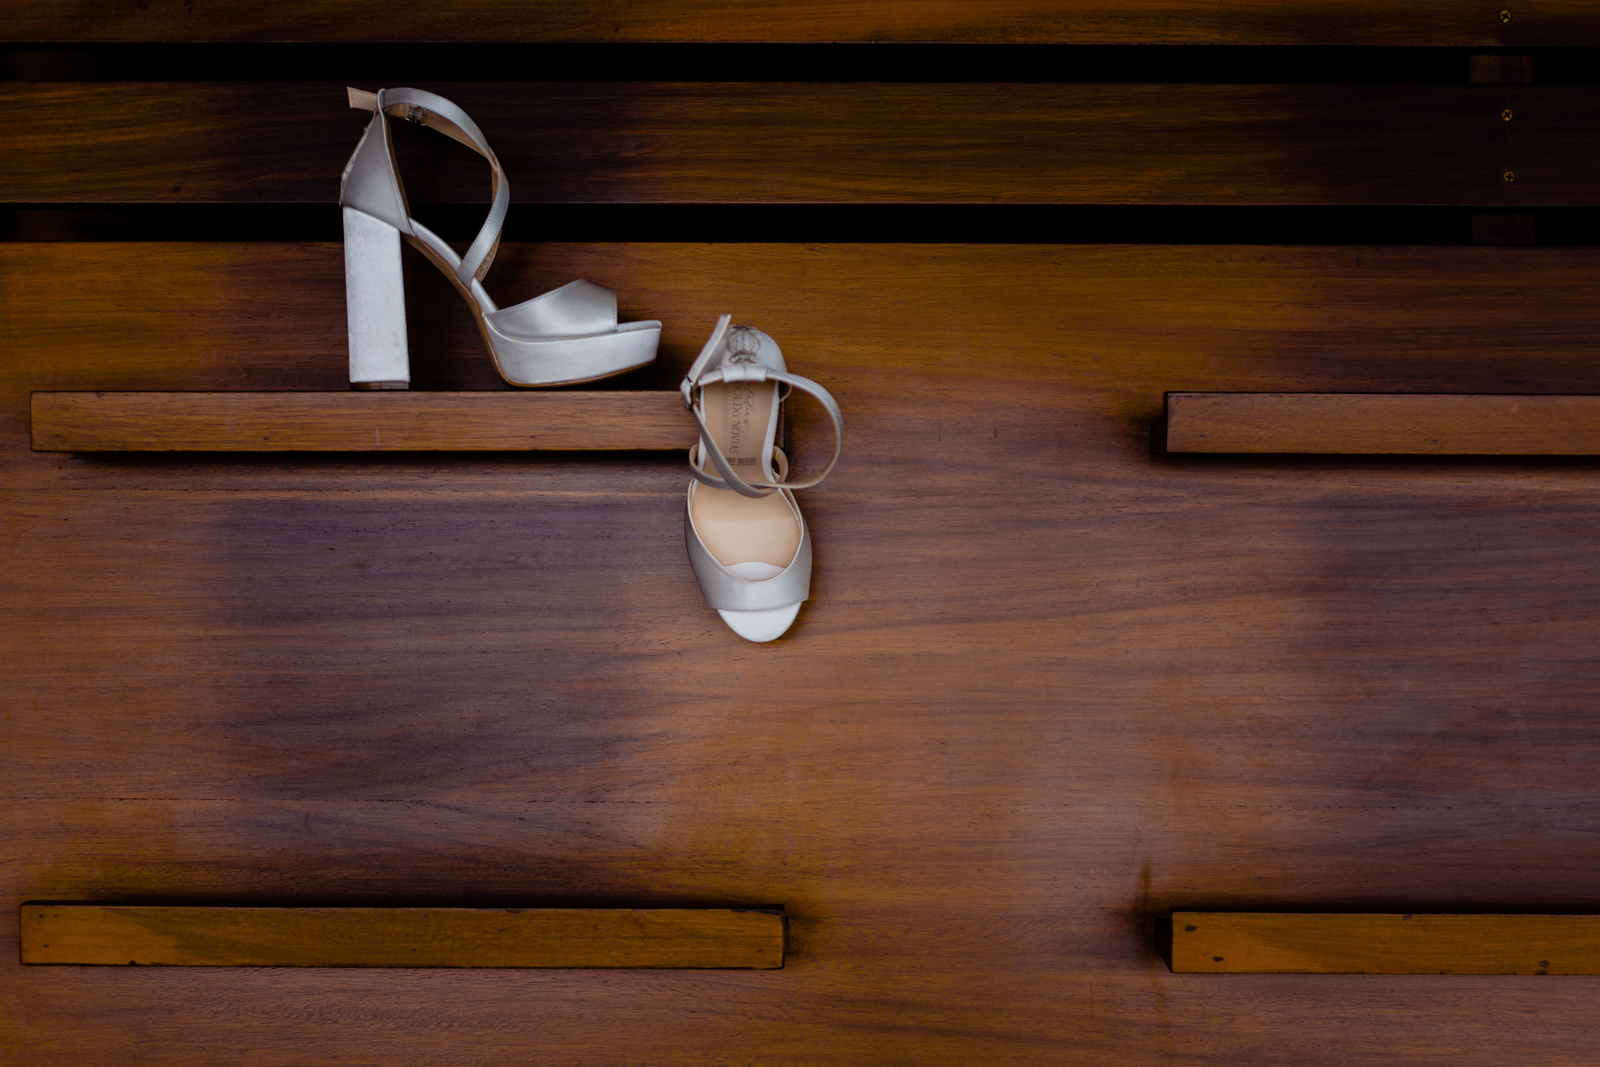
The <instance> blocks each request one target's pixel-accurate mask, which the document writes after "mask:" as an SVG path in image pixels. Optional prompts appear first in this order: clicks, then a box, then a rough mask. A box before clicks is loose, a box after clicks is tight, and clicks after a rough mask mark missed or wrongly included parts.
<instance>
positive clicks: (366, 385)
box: [350, 382, 411, 389]
mask: <svg viewBox="0 0 1600 1067" xmlns="http://www.w3.org/2000/svg"><path fill="white" fill-rule="evenodd" d="M350 388H352V389H410V388H411V383H410V382H351V383H350Z"/></svg>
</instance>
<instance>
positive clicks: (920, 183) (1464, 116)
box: [0, 82, 1600, 221]
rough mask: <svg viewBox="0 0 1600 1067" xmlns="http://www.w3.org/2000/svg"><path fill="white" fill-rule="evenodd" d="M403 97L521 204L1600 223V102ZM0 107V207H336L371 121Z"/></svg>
mask: <svg viewBox="0 0 1600 1067" xmlns="http://www.w3.org/2000/svg"><path fill="white" fill-rule="evenodd" d="M422 87H423V88H428V89H432V90H435V91H437V92H440V93H442V94H444V95H445V96H447V97H449V98H451V99H453V100H454V101H455V102H457V103H458V104H460V105H461V106H462V107H464V108H465V109H466V110H467V111H468V112H469V113H470V114H471V115H472V116H473V117H474V119H475V120H476V121H477V122H478V124H479V125H480V126H481V127H482V128H483V130H484V132H485V134H486V135H487V137H488V139H489V141H490V143H491V144H492V145H493V146H494V148H495V150H496V152H497V153H498V155H499V158H500V160H501V162H502V163H503V164H504V165H505V167H506V170H507V173H508V176H509V180H510V185H511V195H512V197H513V199H514V200H516V201H518V202H520V203H547V204H561V203H586V204H595V203H662V204H665V203H741V204H749V203H788V204H802V203H934V204H945V203H1004V204H1058V203H1059V204H1084V203H1093V204H1330V205H1339V204H1345V205H1350V204H1433V205H1475V206H1504V207H1527V206H1537V205H1587V204H1594V203H1597V202H1600V190H1597V188H1596V186H1595V184H1594V183H1593V182H1592V181H1590V180H1589V179H1588V177H1587V176H1588V175H1589V174H1591V173H1593V172H1594V171H1595V170H1596V169H1597V168H1600V145H1597V144H1596V142H1595V140H1594V138H1593V137H1592V136H1590V131H1591V130H1593V129H1594V128H1595V127H1596V125H1597V124H1600V87H1594V86H1537V85H1513V86H1502V85H1450V86H1439V85H1398V86H1396V85H1183V86H1167V85H1137V84H1009V85H1008V84H894V83H889V84H859V83H858V84H831V83H804V84H788V83H736V82H726V83H689V82H684V83H649V82H612V83H605V82H590V83H562V84H540V83H507V84H436V83H425V84H424V85H423V86H422ZM369 88H376V86H370V87H369ZM0 106H3V107H4V109H5V111H6V112H7V113H8V114H12V115H16V116H18V121H17V122H16V123H15V124H14V125H13V128H12V132H11V135H10V137H11V142H10V146H9V150H8V151H7V152H6V153H5V154H4V156H3V157H0V196H3V197H4V199H5V201H6V202H10V203H219V202H229V203H266V202H271V203H288V202H295V203H332V202H334V200H335V199H336V198H337V196H338V190H339V174H340V173H341V171H342V169H343V167H344V164H345V161H346V160H347V159H348V157H349V155H350V152H351V150H352V149H353V147H354V145H355V143H356V140H357V139H358V137H359V136H360V133H361V130H362V127H363V124H364V122H365V121H366V120H365V113H363V112H359V111H353V110H351V109H350V108H349V107H347V105H346V101H345V87H344V86H343V85H337V84H309V83H291V82H275V83H270V84H266V83H170V82H168V83H163V82H140V83H116V84H91V83H33V84H29V83H10V84H4V85H0ZM1507 110H1509V111H1510V112H1511V113H1513V114H1514V116H1515V118H1514V120H1513V121H1511V122H1509V123H1508V122H1507V121H1506V120H1504V119H1503V118H1502V117H1501V116H1502V112H1504V111H1507ZM395 125H396V144H397V151H398V152H399V156H400V160H401V167H402V171H403V174H404V178H405V181H406V185H407V189H408V192H409V195H410V197H411V202H412V203H413V204H414V205H427V204H429V203H447V202H448V203H476V202H484V201H485V200H486V198H487V196H488V181H487V176H486V173H485V172H484V170H483V166H482V160H481V159H479V158H478V157H477V156H475V155H473V154H472V153H471V152H468V151H467V150H466V149H463V148H461V147H460V146H457V145H453V144H451V143H450V142H449V141H448V140H446V139H445V138H443V137H440V136H439V135H438V134H436V133H434V132H433V131H431V130H426V129H424V128H422V127H417V126H412V125H410V124H407V123H396V124H395ZM1507 171H1511V172H1513V173H1514V174H1515V176H1516V180H1515V181H1514V182H1507V181H1506V180H1505V173H1506V172H1507ZM417 210H418V213H419V214H420V215H421V217H422V218H423V219H424V220H425V221H426V219H427V217H428V216H427V213H426V210H425V208H424V207H419V208H418V209H417ZM515 217H516V212H513V219H515Z"/></svg>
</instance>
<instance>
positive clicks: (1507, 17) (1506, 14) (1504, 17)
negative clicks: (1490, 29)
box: [1500, 11, 1511, 22]
mask: <svg viewBox="0 0 1600 1067" xmlns="http://www.w3.org/2000/svg"><path fill="white" fill-rule="evenodd" d="M1500 21H1501V22H1510V21H1511V12H1510V11H1501V12H1500Z"/></svg>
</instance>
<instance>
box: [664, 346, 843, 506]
mask: <svg viewBox="0 0 1600 1067" xmlns="http://www.w3.org/2000/svg"><path fill="white" fill-rule="evenodd" d="M731 320H732V316H731V315H723V316H722V317H721V318H719V319H718V320H717V328H716V329H715V330H713V331H712V333H711V339H710V340H709V341H707V342H706V344H705V347H704V348H702V349H701V350H700V355H699V357H698V358H697V359H696V360H695V361H694V366H692V367H690V368H689V373H688V375H687V376H686V377H685V378H684V379H683V384H682V385H681V386H679V390H680V391H681V392H682V393H683V406H684V407H686V408H688V409H689V414H691V415H693V416H694V422H695V425H696V426H697V427H698V428H699V430H700V443H699V444H698V445H696V446H694V447H692V448H690V449H689V472H690V473H691V474H693V475H694V477H695V479H696V480H697V481H700V482H703V483H704V484H706V485H709V486H711V487H712V488H714V489H732V490H734V491H736V492H738V493H740V494H741V495H743V496H753V497H762V496H768V495H770V494H771V493H773V492H775V491H777V490H779V489H810V488H811V487H812V486H814V485H819V484H821V482H822V480H823V479H824V478H826V477H827V476H828V475H829V474H831V473H832V472H833V467H834V464H836V463H838V462H839V454H840V453H841V452H842V451H843V450H844V414H843V413H842V412H841V411H840V410H839V403H838V401H836V400H834V399H833V395H832V394H831V393H829V392H828V391H827V390H826V389H824V388H823V387H822V386H820V385H818V384H817V383H816V382H814V381H812V380H811V379H810V378H802V377H801V376H800V375H798V374H790V373H789V372H788V371H780V370H771V369H769V368H767V367H752V366H738V365H735V366H724V367H719V368H717V369H716V370H713V371H710V372H707V371H706V369H705V368H706V366H707V365H708V364H709V363H710V362H711V357H712V356H713V355H715V353H716V351H717V348H718V347H719V346H720V345H721V344H722V338H723V336H724V335H725V334H726V333H727V332H728V323H729V322H730V321H731ZM718 382H780V383H782V384H783V385H786V386H788V387H789V388H790V390H791V391H793V390H795V389H799V390H800V391H801V392H804V393H809V394H811V395H812V396H813V397H815V398H816V399H817V401H818V402H819V403H820V404H821V405H822V407H823V410H825V411H826V412H827V413H828V417H829V418H830V419H832V420H833V458H832V459H830V460H828V465H827V466H826V467H824V468H823V469H822V473H821V474H818V475H817V476H816V477H815V478H812V479H811V480H810V481H805V482H787V481H781V480H780V481H777V482H747V481H745V480H744V479H743V478H740V477H739V475H738V474H737V473H735V471H734V469H733V465H732V464H730V463H729V462H728V458H727V457H726V456H724V455H723V454H722V449H720V448H718V447H717V442H716V441H715V440H713V439H712V436H711V430H710V428H709V427H707V426H706V421H705V419H704V418H703V417H702V416H701V414H700V409H699V407H698V406H696V404H695V399H696V393H697V391H698V390H700V389H703V388H704V387H705V386H707V385H715V384H716V383H718ZM696 450H698V453H699V454H698V456H697V455H696ZM774 451H775V452H777V454H778V455H779V456H783V454H782V452H781V451H778V450H776V449H775V450H774ZM707 456H709V457H710V458H711V462H712V464H713V465H714V466H715V467H716V468H717V470H718V472H720V473H721V475H722V477H721V478H718V477H716V476H714V475H711V474H707V473H706V472H705V470H704V469H703V466H704V461H705V457H707ZM788 474H789V463H788V458H787V457H783V458H782V461H781V463H780V471H779V475H778V477H779V478H780V479H783V478H787V477H788Z"/></svg>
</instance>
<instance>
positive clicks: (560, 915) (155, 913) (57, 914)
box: [21, 904, 783, 970]
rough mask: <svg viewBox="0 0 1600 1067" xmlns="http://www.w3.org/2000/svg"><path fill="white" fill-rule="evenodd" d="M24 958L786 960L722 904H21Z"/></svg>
mask: <svg viewBox="0 0 1600 1067" xmlns="http://www.w3.org/2000/svg"><path fill="white" fill-rule="evenodd" d="M21 924H22V962H23V963H24V964H41V963H55V964H100V965H123V966H126V965H128V964H139V965H155V966H167V967H652V968H680V967H682V968H724V967H726V968H739V969H748V968H754V969H763V970H764V969H770V968H775V967H781V966H783V916H782V915H781V914H775V913H772V912H762V911H734V910H720V909H682V908H661V909H640V908H533V909H516V908H259V907H256V908H251V907H151V906H116V905H99V904H79V905H60V904H24V905H22V908H21Z"/></svg>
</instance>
